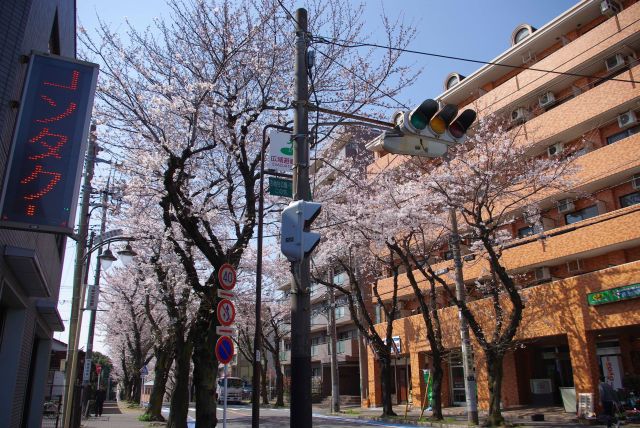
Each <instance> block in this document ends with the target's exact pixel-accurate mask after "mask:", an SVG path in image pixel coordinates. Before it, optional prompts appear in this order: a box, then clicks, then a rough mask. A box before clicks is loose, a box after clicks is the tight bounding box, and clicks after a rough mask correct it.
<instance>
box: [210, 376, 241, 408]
mask: <svg viewBox="0 0 640 428" xmlns="http://www.w3.org/2000/svg"><path fill="white" fill-rule="evenodd" d="M224 379H225V378H223V377H222V378H220V379H218V386H217V387H216V399H217V400H218V403H222V402H223V401H224V397H225V389H224ZM243 387H244V381H243V380H242V379H240V378H239V377H227V391H226V396H227V403H230V402H235V403H241V402H242V389H243Z"/></svg>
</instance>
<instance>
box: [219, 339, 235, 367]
mask: <svg viewBox="0 0 640 428" xmlns="http://www.w3.org/2000/svg"><path fill="white" fill-rule="evenodd" d="M215 351H216V358H217V359H218V362H219V363H220V364H229V363H230V362H231V359H233V354H234V352H235V349H234V347H233V341H232V340H231V338H230V337H229V336H221V337H220V338H219V339H218V341H217V342H216V349H215Z"/></svg>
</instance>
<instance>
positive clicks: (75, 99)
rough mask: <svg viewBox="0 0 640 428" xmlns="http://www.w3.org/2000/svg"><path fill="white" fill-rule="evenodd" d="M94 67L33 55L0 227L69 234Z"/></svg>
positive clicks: (0, 211) (0, 204) (0, 203)
mask: <svg viewBox="0 0 640 428" xmlns="http://www.w3.org/2000/svg"><path fill="white" fill-rule="evenodd" d="M97 79H98V65H97V64H92V63H88V62H82V61H77V60H74V59H69V58H63V57H59V56H55V55H47V54H39V53H34V54H32V55H31V59H30V62H29V68H28V70H27V77H26V79H25V84H24V88H23V91H22V99H21V101H20V110H19V112H18V120H17V122H16V127H15V130H14V133H13V140H12V145H11V154H10V157H9V162H8V166H7V169H6V171H5V176H4V185H3V191H2V199H1V201H0V226H3V227H8V228H15V229H25V230H36V231H41V232H52V233H64V234H72V233H73V226H74V217H75V212H76V204H77V201H78V190H79V187H80V177H81V175H82V166H83V162H82V160H83V158H84V153H85V151H86V143H87V137H88V133H89V122H90V118H91V110H92V108H93V96H94V92H95V87H96V81H97Z"/></svg>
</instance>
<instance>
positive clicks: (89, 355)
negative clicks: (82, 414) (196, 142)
mask: <svg viewBox="0 0 640 428" xmlns="http://www.w3.org/2000/svg"><path fill="white" fill-rule="evenodd" d="M108 198H109V180H107V188H106V189H105V190H103V191H102V200H101V201H100V203H101V205H102V220H101V222H100V236H104V233H105V232H106V229H107V202H108ZM101 255H102V247H100V248H99V249H98V257H97V259H96V272H95V276H94V278H93V292H94V295H95V298H96V301H95V302H94V305H95V306H94V307H92V308H90V309H89V310H90V312H91V314H90V315H89V334H88V335H87V351H86V354H85V358H84V365H85V369H84V378H83V379H82V388H83V394H84V398H83V400H82V402H83V405H86V404H87V403H88V402H89V384H90V381H91V361H92V360H93V337H94V335H95V329H96V311H97V309H98V298H99V296H100V266H101V263H100V256H101ZM89 257H90V255H89ZM86 263H87V267H88V266H89V260H87V261H86ZM87 366H88V368H87ZM98 386H100V383H98Z"/></svg>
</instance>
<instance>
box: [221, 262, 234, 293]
mask: <svg viewBox="0 0 640 428" xmlns="http://www.w3.org/2000/svg"><path fill="white" fill-rule="evenodd" d="M218 283H219V284H220V287H222V288H224V289H225V290H233V287H235V286H236V270H235V269H234V268H233V266H231V265H230V264H229V263H225V264H223V265H222V266H220V269H219V270H218Z"/></svg>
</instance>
